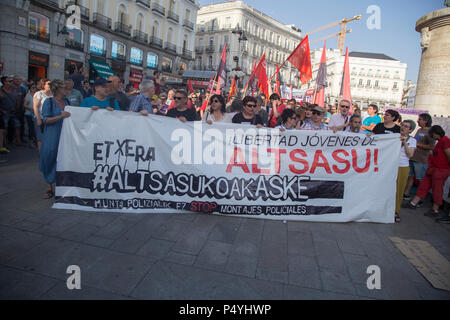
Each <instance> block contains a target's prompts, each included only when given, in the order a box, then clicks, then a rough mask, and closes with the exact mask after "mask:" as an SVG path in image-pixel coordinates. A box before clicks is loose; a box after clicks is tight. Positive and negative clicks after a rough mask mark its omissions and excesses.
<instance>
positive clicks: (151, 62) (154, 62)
mask: <svg viewBox="0 0 450 320" xmlns="http://www.w3.org/2000/svg"><path fill="white" fill-rule="evenodd" d="M147 68H151V69H158V56H157V55H156V54H154V53H151V52H148V53H147Z"/></svg>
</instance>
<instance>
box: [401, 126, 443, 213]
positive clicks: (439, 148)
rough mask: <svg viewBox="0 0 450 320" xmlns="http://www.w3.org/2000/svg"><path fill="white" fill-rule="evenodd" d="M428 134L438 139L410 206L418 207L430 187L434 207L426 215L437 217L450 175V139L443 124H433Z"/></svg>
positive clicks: (412, 207)
mask: <svg viewBox="0 0 450 320" xmlns="http://www.w3.org/2000/svg"><path fill="white" fill-rule="evenodd" d="M428 134H429V135H430V136H431V137H432V138H433V139H435V140H436V141H437V144H436V146H435V147H434V149H433V153H432V154H431V155H430V156H429V157H428V169H427V172H426V174H425V178H424V179H423V180H422V182H421V183H420V186H419V189H418V190H417V193H416V195H415V196H414V199H413V200H412V201H411V202H410V203H409V208H411V209H415V208H417V204H418V203H419V200H421V199H424V198H425V197H426V196H427V194H428V192H429V191H430V189H431V190H432V192H433V208H432V209H431V211H430V212H427V213H426V214H425V215H427V216H431V217H435V218H437V217H438V216H439V207H440V206H441V205H442V201H443V200H442V195H443V189H444V184H445V181H446V180H447V178H448V177H449V176H450V139H449V138H448V137H447V136H446V135H445V131H444V129H442V127H441V126H437V125H435V126H432V127H431V128H430V130H429V131H428Z"/></svg>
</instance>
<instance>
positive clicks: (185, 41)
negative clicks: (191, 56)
mask: <svg viewBox="0 0 450 320" xmlns="http://www.w3.org/2000/svg"><path fill="white" fill-rule="evenodd" d="M187 48H188V36H187V35H186V34H185V35H184V39H183V51H184V50H186V49H187Z"/></svg>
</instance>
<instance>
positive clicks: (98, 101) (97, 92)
mask: <svg viewBox="0 0 450 320" xmlns="http://www.w3.org/2000/svg"><path fill="white" fill-rule="evenodd" d="M109 83H110V81H108V80H106V79H103V78H99V79H97V80H95V82H94V95H93V96H91V97H88V98H84V99H83V102H81V107H85V108H91V109H92V110H94V111H95V110H98V109H106V110H109V111H113V110H120V107H119V104H118V103H117V100H116V99H114V98H111V97H110V98H108V95H109Z"/></svg>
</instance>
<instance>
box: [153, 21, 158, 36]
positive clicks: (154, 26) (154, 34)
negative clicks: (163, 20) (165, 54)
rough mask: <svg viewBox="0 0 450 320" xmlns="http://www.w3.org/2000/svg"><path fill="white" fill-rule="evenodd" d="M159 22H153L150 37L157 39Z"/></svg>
mask: <svg viewBox="0 0 450 320" xmlns="http://www.w3.org/2000/svg"><path fill="white" fill-rule="evenodd" d="M158 35H159V22H158V21H156V20H155V22H154V23H153V27H152V37H154V38H159V37H158Z"/></svg>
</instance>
